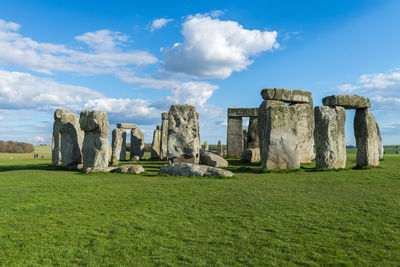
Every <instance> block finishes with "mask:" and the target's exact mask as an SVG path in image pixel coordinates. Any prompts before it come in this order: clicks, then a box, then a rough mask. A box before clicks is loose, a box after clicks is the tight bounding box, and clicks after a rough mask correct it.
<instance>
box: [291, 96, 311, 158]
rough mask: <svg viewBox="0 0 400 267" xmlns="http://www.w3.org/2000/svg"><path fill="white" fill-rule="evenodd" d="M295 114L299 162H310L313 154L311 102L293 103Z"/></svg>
mask: <svg viewBox="0 0 400 267" xmlns="http://www.w3.org/2000/svg"><path fill="white" fill-rule="evenodd" d="M292 106H293V107H295V108H296V115H297V122H298V123H297V138H298V142H299V150H300V163H310V162H311V160H312V159H314V158H315V156H314V112H313V107H312V102H311V103H306V104H293V105H292Z"/></svg>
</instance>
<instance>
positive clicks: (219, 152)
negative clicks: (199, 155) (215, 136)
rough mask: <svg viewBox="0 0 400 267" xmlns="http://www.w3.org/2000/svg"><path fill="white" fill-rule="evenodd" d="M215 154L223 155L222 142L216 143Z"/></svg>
mask: <svg viewBox="0 0 400 267" xmlns="http://www.w3.org/2000/svg"><path fill="white" fill-rule="evenodd" d="M217 154H218V155H220V156H223V155H224V150H223V148H222V142H221V140H219V141H218V145H217Z"/></svg>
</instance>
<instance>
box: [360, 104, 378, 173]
mask: <svg viewBox="0 0 400 267" xmlns="http://www.w3.org/2000/svg"><path fill="white" fill-rule="evenodd" d="M354 135H355V137H356V145H357V156H356V164H357V166H359V167H365V166H378V165H379V151H378V143H379V141H378V131H377V128H376V121H375V118H374V115H372V113H371V112H370V111H369V110H368V108H360V109H357V110H356V115H355V117H354Z"/></svg>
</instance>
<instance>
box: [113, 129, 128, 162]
mask: <svg viewBox="0 0 400 267" xmlns="http://www.w3.org/2000/svg"><path fill="white" fill-rule="evenodd" d="M124 140H125V143H124ZM111 151H112V152H111V165H118V161H119V160H125V153H126V132H125V130H124V129H122V128H115V129H114V130H113V131H112V141H111ZM122 156H123V157H122Z"/></svg>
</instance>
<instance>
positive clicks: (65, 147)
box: [52, 109, 84, 168]
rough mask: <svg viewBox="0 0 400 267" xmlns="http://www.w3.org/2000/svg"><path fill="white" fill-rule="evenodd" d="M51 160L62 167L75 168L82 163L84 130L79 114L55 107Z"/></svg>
mask: <svg viewBox="0 0 400 267" xmlns="http://www.w3.org/2000/svg"><path fill="white" fill-rule="evenodd" d="M54 119H55V121H54V125H53V138H52V139H53V144H52V162H53V163H54V164H59V165H60V164H61V165H62V166H64V167H69V168H76V167H77V166H78V165H79V164H81V163H82V152H81V149H82V143H83V137H84V132H83V131H82V130H81V127H80V125H79V116H78V115H76V114H73V113H71V112H69V111H68V110H62V109H57V110H56V111H55V113H54Z"/></svg>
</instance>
